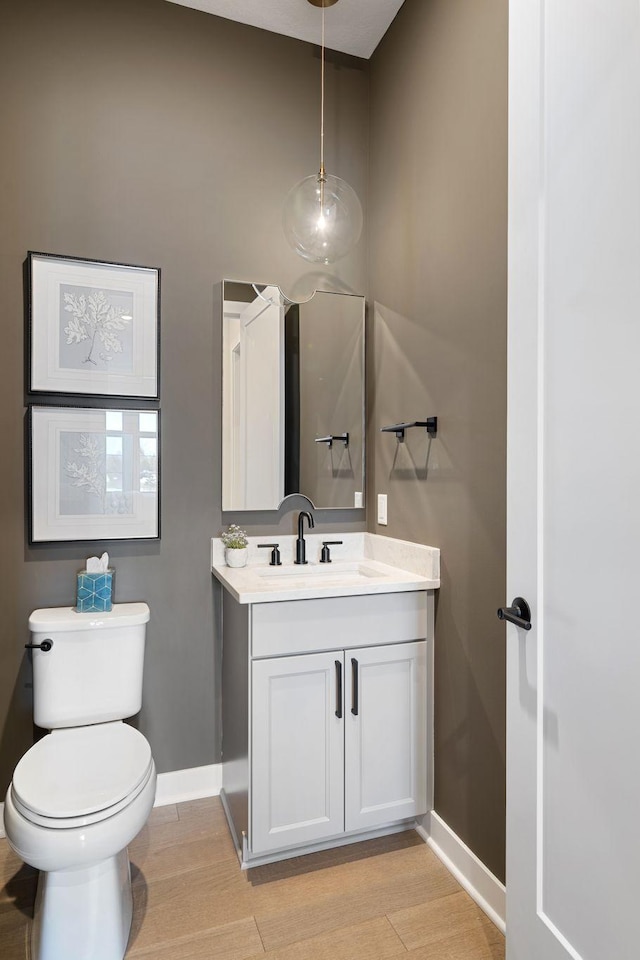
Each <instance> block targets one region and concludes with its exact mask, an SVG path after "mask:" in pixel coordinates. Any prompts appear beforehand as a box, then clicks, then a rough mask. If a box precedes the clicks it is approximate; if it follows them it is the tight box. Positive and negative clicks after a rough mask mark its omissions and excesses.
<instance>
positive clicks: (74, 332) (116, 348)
mask: <svg viewBox="0 0 640 960" xmlns="http://www.w3.org/2000/svg"><path fill="white" fill-rule="evenodd" d="M63 300H64V310H65V312H66V313H70V314H71V318H70V319H69V321H68V323H67V325H66V326H65V328H64V333H65V335H66V342H67V343H68V344H80V343H84V342H85V341H89V342H88V346H87V353H86V356H85V357H84V358H83V361H82V362H83V363H92V364H93V365H94V366H95V365H96V363H97V361H96V359H95V357H94V352H95V350H96V348H97V347H98V345H99V344H102V346H103V347H104V351H105V352H100V354H99V357H100V360H102V361H104V362H109V361H110V360H112V359H113V355H114V354H116V353H122V340H121V338H120V336H119V335H118V334H119V332H120V331H122V330H124V329H125V328H126V327H127V325H128V324H129V323H130V322H131V317H130V316H128V315H126V314H124V313H123V311H122V309H121V308H120V307H117V306H116V305H115V304H113V303H112V302H111V301H110V299H109V297H108V296H107V295H106V293H105V292H104V290H92V291H91V292H90V293H89V294H88V295H85V294H84V293H82V294H80V295H79V296H76V295H75V294H72V293H64V294H63Z"/></svg>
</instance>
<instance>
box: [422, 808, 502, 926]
mask: <svg viewBox="0 0 640 960" xmlns="http://www.w3.org/2000/svg"><path fill="white" fill-rule="evenodd" d="M417 830H418V833H419V834H420V835H421V836H422V837H423V838H424V839H425V840H426V842H427V843H428V844H429V846H430V847H431V849H432V850H433V852H434V853H435V855H436V856H437V857H438V858H439V859H440V860H442V862H443V863H444V865H445V867H446V868H447V870H449V872H450V873H452V874H453V876H454V877H455V878H456V880H457V881H458V883H459V884H460V885H461V886H462V887H464V889H465V890H466V891H467V893H468V894H469V896H470V897H472V898H473V899H474V900H475V902H476V903H477V904H478V906H479V907H480V909H481V910H484V912H485V913H486V915H487V916H488V917H489V919H490V920H491V921H493V923H495V925H496V927H498V929H499V930H501V931H502V933H504V932H505V929H506V925H505V886H504V884H503V883H501V882H500V880H498V878H497V877H494V875H493V874H492V873H491V871H490V870H488V869H487V867H485V865H484V863H483V862H482V861H481V860H479V859H478V857H477V856H476V855H475V853H474V852H473V851H472V850H470V849H469V847H468V846H467V845H466V844H465V843H463V842H462V840H461V839H460V837H459V836H457V834H455V833H454V832H453V830H452V829H451V827H449V826H448V825H447V824H446V823H445V822H444V820H443V819H442V818H441V817H439V816H438V814H437V813H435V812H434V811H432V812H431V813H430V814H427V816H426V817H425V818H424V826H421V827H418V828H417Z"/></svg>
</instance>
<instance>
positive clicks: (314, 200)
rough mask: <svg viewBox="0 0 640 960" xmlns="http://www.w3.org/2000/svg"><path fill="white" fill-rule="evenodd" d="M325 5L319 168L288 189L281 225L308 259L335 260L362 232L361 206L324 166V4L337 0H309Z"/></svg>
mask: <svg viewBox="0 0 640 960" xmlns="http://www.w3.org/2000/svg"><path fill="white" fill-rule="evenodd" d="M308 2H309V3H310V4H312V5H313V6H314V7H322V48H321V73H320V77H321V96H320V170H319V171H318V173H317V174H314V175H313V176H311V177H305V178H304V180H301V181H300V183H298V184H296V186H295V187H293V189H292V190H290V191H289V193H288V195H287V198H286V200H285V203H284V210H283V215H282V225H283V228H284V233H285V236H286V238H287V241H288V243H289V244H290V245H291V247H292V248H293V249H294V250H295V252H296V253H297V254H298V255H299V256H300V257H303V258H304V259H305V260H310V261H311V262H313V263H334V262H335V261H336V260H339V259H340V258H341V257H344V256H345V255H346V254H347V253H349V251H350V250H351V249H352V248H353V247H354V246H355V245H356V243H357V242H358V240H359V239H360V234H361V232H362V207H361V206H360V201H359V200H358V195H357V194H356V192H355V190H354V189H353V187H350V186H349V184H348V183H347V182H346V181H345V180H341V179H340V177H336V176H334V175H333V174H331V173H327V172H326V170H325V168H324V72H325V55H324V8H325V7H331V6H333V4H334V3H337V0H308Z"/></svg>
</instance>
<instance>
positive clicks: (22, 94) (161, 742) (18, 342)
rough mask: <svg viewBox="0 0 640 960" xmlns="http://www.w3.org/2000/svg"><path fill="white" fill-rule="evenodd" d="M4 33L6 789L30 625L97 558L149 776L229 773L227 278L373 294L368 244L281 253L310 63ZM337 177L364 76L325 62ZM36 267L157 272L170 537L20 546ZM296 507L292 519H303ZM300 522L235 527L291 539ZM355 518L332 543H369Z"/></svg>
mask: <svg viewBox="0 0 640 960" xmlns="http://www.w3.org/2000/svg"><path fill="white" fill-rule="evenodd" d="M1 21H2V22H1V30H0V88H1V89H2V102H1V103H0V143H2V151H1V153H0V209H2V216H1V217H0V329H1V331H2V347H3V360H2V377H0V398H1V399H0V430H1V437H2V470H1V471H0V504H1V510H2V514H1V522H0V531H1V533H0V602H1V604H2V607H1V609H2V617H1V623H2V626H1V627H0V630H1V635H0V791H4V788H5V786H6V784H7V783H8V781H9V779H10V776H11V773H12V770H13V766H14V765H15V763H16V762H17V760H18V759H19V758H20V756H21V755H22V754H23V753H24V752H25V750H26V749H27V748H28V747H29V745H30V744H31V742H32V738H33V733H34V731H33V728H32V723H31V697H30V687H29V684H30V679H31V678H30V668H29V664H28V662H27V661H26V659H25V656H24V650H23V644H24V642H25V641H26V640H27V639H28V637H27V628H26V622H27V617H28V614H29V612H30V611H31V610H32V609H34V608H36V607H43V606H54V605H66V604H72V603H73V602H74V591H75V586H74V585H75V573H76V570H77V569H78V568H79V567H80V565H81V562H82V560H83V558H85V557H86V556H88V555H89V554H91V553H96V552H98V553H100V552H101V551H102V550H103V549H105V548H106V549H109V551H110V553H111V555H112V557H113V560H114V566H115V567H116V569H117V581H116V586H117V595H116V599H117V600H118V601H126V600H133V599H143V600H146V601H148V603H149V605H150V607H151V610H152V619H151V623H150V627H149V632H148V650H147V662H146V672H145V688H144V705H143V710H142V713H141V716H140V718H139V725H140V728H141V729H142V730H143V732H144V733H145V734H146V735H147V736H148V738H149V740H150V742H151V746H152V749H153V752H154V755H155V757H156V761H157V764H158V769H159V770H160V771H164V770H170V769H180V768H184V767H190V766H198V765H200V764H208V763H212V762H215V761H217V760H218V759H219V742H220V720H219V714H220V697H219V656H218V654H219V637H218V635H217V632H216V631H215V629H214V612H213V591H214V587H213V585H212V580H211V576H210V573H209V538H210V537H211V536H214V535H217V534H218V533H219V531H220V529H221V526H222V524H223V523H225V524H226V523H228V522H231V521H233V520H234V519H236V518H234V517H233V516H231V515H226V516H224V517H222V516H221V512H220V463H219V452H220V350H219V345H220V326H219V324H220V311H219V309H216V298H217V297H219V296H220V286H219V281H220V280H221V279H222V278H223V277H225V276H231V277H237V278H240V279H244V278H246V279H256V280H266V281H273V282H277V283H278V282H279V283H280V284H281V285H282V286H283V288H284V289H285V291H286V292H287V293H288V294H289V295H291V296H298V295H299V296H304V295H306V294H307V293H309V292H310V291H311V290H312V289H313V288H314V287H315V286H316V285H318V286H321V287H322V286H325V287H326V288H328V289H332V288H339V289H346V290H350V291H354V292H356V293H366V289H365V244H364V241H363V242H361V244H360V246H359V247H358V249H357V250H356V251H355V253H354V254H353V255H351V256H350V257H349V258H347V259H345V260H343V261H342V262H341V263H340V264H339V265H338V266H337V268H336V269H333V270H329V269H325V268H319V269H317V270H315V269H313V268H311V266H310V265H308V264H305V263H304V261H302V260H300V259H299V258H298V257H297V256H296V255H295V254H294V253H293V252H291V251H290V250H289V248H288V247H287V246H286V242H285V240H284V237H283V235H282V231H281V226H280V216H281V214H280V211H281V209H282V204H283V201H284V197H285V196H286V193H287V191H288V189H289V188H290V187H291V186H293V185H294V184H295V183H296V182H297V181H298V180H300V179H301V178H302V177H303V176H307V175H309V174H311V173H313V172H314V171H315V170H316V169H317V164H318V156H317V153H318V101H319V97H318V84H319V60H318V57H317V51H316V50H314V48H313V47H311V46H310V45H308V44H303V43H299V42H296V41H294V40H289V39H287V38H283V37H278V36H276V35H275V34H271V33H264V32H262V31H258V30H255V29H252V28H250V27H245V26H242V25H239V24H234V23H231V22H230V21H227V20H222V19H218V18H214V17H211V16H209V15H207V14H204V13H200V12H197V11H194V10H188V9H186V8H183V7H180V6H176V5H174V4H171V3H164V2H162V0H56V2H55V3H42V2H41V0H16V2H14V3H8V2H6V3H4V4H3V10H2V18H1ZM327 96H328V102H329V104H330V105H331V106H330V108H329V110H328V113H327V118H326V120H327V131H326V132H327V140H326V143H327V168H328V169H329V170H330V171H332V172H336V173H338V174H339V175H341V176H343V177H344V178H345V179H347V180H348V181H350V182H351V183H352V185H353V186H354V187H355V189H356V190H357V191H358V192H359V194H360V196H361V197H363V198H364V197H365V196H366V170H367V139H368V129H367V124H368V106H367V104H368V99H367V98H368V74H367V67H366V64H363V63H361V62H359V61H350V60H349V59H348V58H339V60H338V62H337V63H333V64H330V65H329V68H328V75H327ZM28 250H38V251H45V252H49V253H57V254H63V255H75V256H81V257H89V258H95V259H99V260H112V261H116V262H122V263H134V264H146V265H150V266H159V267H160V268H161V270H162V387H161V389H162V399H161V406H162V429H163V447H162V453H163V460H162V504H163V509H162V539H161V540H160V541H159V542H149V543H142V542H140V543H128V544H127V543H123V542H120V543H118V542H115V541H114V542H111V543H107V544H105V543H96V542H94V543H89V544H73V545H62V544H61V545H54V546H46V547H45V546H39V547H33V548H30V547H29V546H28V545H27V542H26V535H25V492H24V491H25V478H24V454H23V415H24V379H23V290H22V263H23V261H24V259H25V256H26V253H27V251H28ZM298 506H300V504H298ZM293 517H294V515H293V513H292V512H291V507H289V508H287V509H283V510H281V511H280V512H279V513H277V514H265V515H257V516H251V517H249V518H243V521H244V522H245V523H246V521H247V519H248V521H249V529H250V530H252V531H254V532H266V533H270V532H272V531H273V532H283V533H292V532H293ZM363 526H364V524H363V512H362V511H360V512H354V511H350V512H347V513H342V514H341V513H337V514H336V513H333V514H329V521H327V522H326V526H325V527H324V529H326V530H333V529H343V528H345V527H347V528H350V529H362V528H363Z"/></svg>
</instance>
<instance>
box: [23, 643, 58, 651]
mask: <svg viewBox="0 0 640 960" xmlns="http://www.w3.org/2000/svg"><path fill="white" fill-rule="evenodd" d="M24 646H25V649H26V650H42V652H43V653H49V650H51V647H52V646H53V640H43V641H42V643H25V645H24Z"/></svg>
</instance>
